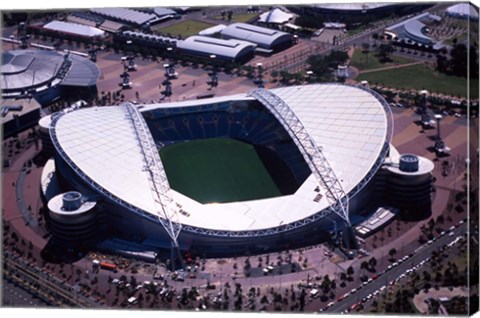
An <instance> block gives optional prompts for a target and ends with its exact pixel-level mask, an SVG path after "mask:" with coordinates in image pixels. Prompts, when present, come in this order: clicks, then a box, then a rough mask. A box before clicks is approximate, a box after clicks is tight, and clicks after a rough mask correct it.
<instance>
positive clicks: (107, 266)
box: [100, 262, 117, 271]
mask: <svg viewBox="0 0 480 318" xmlns="http://www.w3.org/2000/svg"><path fill="white" fill-rule="evenodd" d="M100 268H102V269H107V270H110V271H113V270H115V269H117V265H115V264H112V263H109V262H100Z"/></svg>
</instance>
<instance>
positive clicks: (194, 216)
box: [54, 84, 392, 231]
mask: <svg viewBox="0 0 480 318" xmlns="http://www.w3.org/2000/svg"><path fill="white" fill-rule="evenodd" d="M271 91H272V92H273V93H275V94H276V95H277V96H279V97H280V98H282V99H283V100H284V101H285V102H286V103H287V104H288V105H289V106H290V107H291V108H292V109H293V110H294V111H295V113H296V114H297V116H298V117H299V118H300V119H301V121H302V123H303V125H304V126H305V128H306V129H307V131H308V132H309V133H310V135H311V136H312V137H313V139H314V140H315V142H316V143H317V145H319V146H321V147H322V149H323V153H324V155H325V157H326V158H327V160H328V161H329V163H330V165H331V167H332V169H333V170H334V172H335V174H336V175H337V178H338V179H339V180H340V182H341V184H342V186H343V188H344V189H345V191H346V192H347V193H348V192H350V191H352V190H353V189H354V188H355V187H356V186H357V185H358V184H359V183H360V181H361V180H369V179H368V178H369V177H371V176H373V174H371V170H372V167H374V166H377V163H378V162H379V161H380V162H383V159H384V157H383V156H384V155H385V154H384V152H383V151H384V149H385V148H384V147H385V144H388V142H389V135H390V131H391V129H392V127H391V122H390V120H391V119H390V117H388V115H387V113H386V109H388V106H387V108H384V107H385V104H383V102H381V101H380V100H379V99H377V98H376V97H375V96H373V95H372V94H370V93H369V92H367V91H365V90H363V89H360V88H356V87H352V86H346V85H337V84H323V85H305V86H291V87H283V88H278V89H272V90H271ZM233 100H252V97H249V96H247V95H246V94H239V95H234V96H226V97H218V98H213V99H209V100H206V99H205V100H195V101H183V102H176V103H170V104H165V103H163V104H157V105H145V106H144V108H143V109H142V110H141V111H142V113H145V112H148V111H151V110H154V109H156V108H175V107H195V106H199V105H209V104H213V103H220V102H222V101H233ZM390 115H391V114H390ZM107 119H108V120H107ZM54 129H55V132H56V136H57V139H58V141H59V143H60V144H61V147H62V149H63V151H64V152H65V153H66V154H67V155H68V157H69V158H70V159H71V160H72V161H73V162H74V164H75V165H76V166H77V167H78V168H79V169H81V170H82V171H83V172H84V173H85V174H86V175H87V176H89V177H90V178H91V179H93V180H95V182H97V184H99V185H100V186H101V187H103V188H104V189H105V190H107V191H108V192H110V193H112V194H113V195H115V196H117V197H118V198H121V199H122V200H124V201H126V202H128V203H129V204H132V205H133V206H136V207H138V208H140V209H142V210H144V211H146V212H148V213H151V214H155V210H154V209H155V204H154V202H153V198H152V195H151V194H150V190H149V189H150V187H149V181H148V178H149V175H148V173H147V172H146V171H145V169H144V166H145V164H144V162H143V157H142V154H141V149H140V148H139V147H140V146H139V143H138V142H137V139H136V134H135V131H134V130H133V128H132V126H131V125H130V122H129V120H128V119H127V117H126V116H125V114H124V112H123V111H122V108H121V107H118V106H112V107H98V108H97V107H94V108H84V109H80V110H77V111H73V112H71V113H68V114H66V115H64V116H63V117H61V118H60V119H59V120H58V121H57V123H56V126H55V127H54ZM382 154H383V155H382ZM377 167H378V166H377ZM366 178H367V179H366ZM132 185H135V186H132ZM317 186H318V183H317V181H316V180H315V178H314V177H313V175H311V176H310V177H308V178H307V180H306V181H305V182H304V183H303V184H302V186H301V187H300V188H299V189H298V190H297V191H296V192H295V193H294V194H292V195H287V196H281V197H276V198H269V199H262V200H253V201H244V202H232V203H224V204H205V205H202V204H200V203H198V202H196V201H194V200H192V199H190V198H188V197H186V196H184V195H183V194H181V193H178V192H176V191H174V190H172V195H173V199H174V200H175V202H177V203H179V204H181V206H182V209H183V210H184V211H186V212H188V215H184V214H179V219H180V222H181V223H183V224H186V225H191V226H193V227H201V228H206V229H220V230H226V231H246V230H247V231H248V230H257V229H266V228H271V227H276V226H280V225H282V224H288V223H291V222H294V221H298V220H302V219H304V218H306V217H308V216H310V215H312V214H315V213H317V212H319V211H321V210H323V209H325V208H327V207H328V206H329V205H328V202H327V201H328V200H327V199H326V198H325V196H324V197H323V198H322V199H321V200H320V201H319V202H315V201H314V200H313V199H314V197H315V196H316V195H317V192H315V191H314V189H315V188H316V187H317ZM321 191H323V192H324V191H325V189H322V190H321ZM206 216H208V217H206Z"/></svg>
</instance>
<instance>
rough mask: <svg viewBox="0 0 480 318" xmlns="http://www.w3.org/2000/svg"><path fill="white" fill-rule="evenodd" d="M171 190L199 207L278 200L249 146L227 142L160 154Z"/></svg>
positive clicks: (180, 147)
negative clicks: (270, 199)
mask: <svg viewBox="0 0 480 318" xmlns="http://www.w3.org/2000/svg"><path fill="white" fill-rule="evenodd" d="M160 157H161V159H162V162H163V165H164V167H165V171H166V173H167V177H168V181H169V183H170V186H171V187H172V189H174V190H176V191H178V192H180V193H183V194H184V195H186V196H188V197H190V198H192V199H195V200H196V201H198V202H201V203H213V202H218V203H225V202H235V201H246V200H255V199H262V198H270V197H276V196H280V195H281V192H280V190H279V189H278V187H277V185H276V184H275V182H274V181H273V179H272V177H271V176H270V174H269V173H268V172H267V170H266V168H265V166H264V165H263V163H262V161H261V159H260V157H259V156H258V154H257V152H256V151H255V148H254V147H253V146H252V145H249V144H246V143H243V142H240V141H237V140H233V139H228V138H214V139H205V140H196V141H186V142H181V143H178V144H174V145H170V146H167V147H165V148H163V149H161V150H160Z"/></svg>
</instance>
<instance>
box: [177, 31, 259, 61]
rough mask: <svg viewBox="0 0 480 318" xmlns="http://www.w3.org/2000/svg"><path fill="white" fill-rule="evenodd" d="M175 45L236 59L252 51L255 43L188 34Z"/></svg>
mask: <svg viewBox="0 0 480 318" xmlns="http://www.w3.org/2000/svg"><path fill="white" fill-rule="evenodd" d="M177 47H178V48H180V49H182V50H186V51H190V52H196V53H199V54H202V55H206V56H208V55H211V54H215V55H216V56H217V57H225V58H229V59H237V58H239V57H240V56H242V55H243V54H246V53H248V52H253V50H254V49H255V47H256V45H255V44H254V43H250V42H246V41H239V40H232V39H231V40H223V39H217V38H211V37H206V36H198V35H194V36H190V37H188V38H187V39H185V40H183V41H178V42H177Z"/></svg>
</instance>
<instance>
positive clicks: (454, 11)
mask: <svg viewBox="0 0 480 318" xmlns="http://www.w3.org/2000/svg"><path fill="white" fill-rule="evenodd" d="M447 13H448V14H450V15H456V16H461V17H470V18H473V19H474V20H478V12H477V11H476V10H475V7H474V6H473V5H471V4H470V3H458V4H455V5H453V6H451V7H448V8H447Z"/></svg>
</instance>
